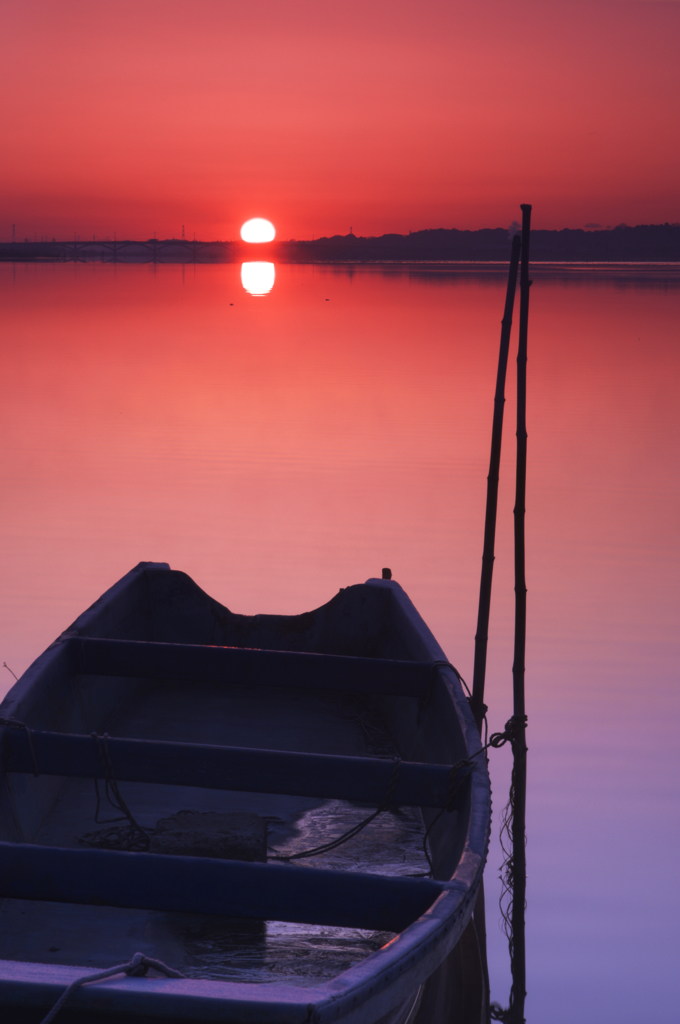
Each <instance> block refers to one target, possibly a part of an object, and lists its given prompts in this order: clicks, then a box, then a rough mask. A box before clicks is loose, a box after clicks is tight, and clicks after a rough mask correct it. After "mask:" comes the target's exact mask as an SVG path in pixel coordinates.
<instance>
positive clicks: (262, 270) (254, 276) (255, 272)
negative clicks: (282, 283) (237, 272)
mask: <svg viewBox="0 0 680 1024" xmlns="http://www.w3.org/2000/svg"><path fill="white" fill-rule="evenodd" d="M275 279H276V268H275V266H274V264H273V263H257V262H254V263H242V264H241V284H242V285H243V287H244V288H245V290H246V291H247V292H250V294H251V295H256V296H257V295H267V294H268V293H269V292H270V291H271V290H272V288H273V287H274V281H275Z"/></svg>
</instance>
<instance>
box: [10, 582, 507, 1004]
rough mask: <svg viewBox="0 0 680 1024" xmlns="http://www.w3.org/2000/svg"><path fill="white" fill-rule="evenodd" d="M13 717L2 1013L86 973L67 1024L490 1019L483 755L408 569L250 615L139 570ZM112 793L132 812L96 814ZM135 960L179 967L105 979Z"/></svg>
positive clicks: (50, 994) (68, 642)
mask: <svg viewBox="0 0 680 1024" xmlns="http://www.w3.org/2000/svg"><path fill="white" fill-rule="evenodd" d="M0 716H1V718H2V724H1V725H0V746H1V752H2V765H3V774H2V784H1V785H0V840H1V841H0V898H2V904H1V906H0V1006H1V1007H2V1020H3V1021H6V1022H8V1024H9V1022H12V1021H17V1022H19V1021H21V1022H28V1021H31V1022H37V1021H40V1020H41V1019H42V1018H43V1016H44V1015H45V1014H46V1013H47V1011H48V1010H49V1009H50V1007H53V1006H54V1004H55V1002H56V1001H57V1000H58V999H59V997H60V996H61V995H62V993H63V992H64V990H65V989H66V987H67V986H69V985H71V983H72V982H74V981H75V980H80V979H85V983H84V984H82V985H81V986H80V987H79V988H78V989H77V990H76V991H73V993H72V994H71V995H70V996H69V999H68V1002H67V1003H66V1005H65V1007H64V1009H63V1010H60V1013H59V1015H58V1016H57V1020H58V1021H63V1022H64V1024H66V1022H67V1021H69V1020H72V1021H73V1020H77V1021H83V1022H85V1021H87V1024H93V1022H97V1024H104V1022H106V1021H110V1022H113V1021H115V1022H117V1024H122V1022H129V1024H135V1022H136V1024H140V1022H141V1021H145V1022H149V1021H152V1020H163V1021H174V1020H177V1021H182V1020H184V1021H194V1022H198V1021H224V1022H233V1024H236V1022H239V1024H241V1022H243V1024H246V1022H252V1024H312V1022H318V1024H326V1022H328V1024H330V1022H336V1021H337V1022H346V1024H377V1022H380V1024H407V1022H408V1024H415V1022H418V1024H438V1022H442V1024H443V1022H444V1021H447V1022H449V1021H452V1020H454V1019H456V1020H463V1019H465V1020H473V1019H476V1020H479V1019H480V1016H481V1013H482V1009H481V1004H480V998H481V996H480V993H481V992H482V991H483V986H482V985H481V970H482V967H481V961H480V956H479V950H478V947H477V944H476V940H475V934H474V927H473V924H472V921H471V915H472V912H473V908H474V904H475V898H476V895H477V891H478V888H479V885H480V881H481V878H482V870H483V867H484V862H485V857H486V851H487V843H488V837H489V826H490V789H489V779H488V775H487V768H486V761H485V758H484V756H481V755H480V741H479V736H478V734H477V730H476V728H475V724H474V721H473V719H472V716H471V714H470V711H469V708H468V703H467V700H466V697H465V695H464V693H463V690H462V688H461V684H460V681H459V678H458V676H457V674H456V672H455V671H454V670H453V668H452V667H451V666H449V664H448V662H447V660H446V657H445V655H444V653H443V651H442V650H441V648H440V647H439V645H438V644H437V642H436V640H435V639H434V637H433V635H432V633H431V632H430V631H429V629H428V628H427V626H426V625H425V623H424V622H423V620H422V619H421V618H420V616H419V615H418V613H417V611H416V610H415V608H414V607H413V605H412V604H411V602H410V600H409V599H408V597H407V596H406V594H405V593H404V591H403V590H402V589H401V587H400V586H399V585H398V584H397V583H395V582H394V581H392V580H384V579H371V580H368V582H367V583H366V584H363V585H358V586H351V587H347V588H346V589H343V590H341V591H340V592H339V593H338V594H337V595H336V596H335V597H334V598H333V599H332V600H331V601H329V602H328V604H326V605H324V606H322V607H321V608H318V609H317V610H316V611H313V612H309V613H307V614H304V615H296V616H281V615H255V616H243V615H237V614H233V613H232V612H230V611H228V609H227V608H225V607H223V606H222V605H220V604H218V603H217V602H216V601H214V600H212V599H211V598H210V597H209V596H208V595H207V594H206V593H205V592H204V591H202V590H201V589H200V588H199V587H198V586H197V585H196V584H195V583H194V582H193V581H192V580H191V579H190V578H189V577H188V576H186V575H185V574H184V573H181V572H176V571H171V570H170V568H169V566H167V565H165V564H164V563H140V565H138V566H137V567H136V568H135V569H133V570H132V571H131V572H130V573H128V574H127V575H126V576H124V577H123V578H122V579H121V580H120V581H119V582H118V583H116V584H115V585H114V586H113V587H112V588H111V589H110V590H108V591H107V592H106V593H105V594H104V595H103V596H102V597H101V598H100V599H99V600H98V601H96V602H95V604H93V605H92V607H91V608H89V609H88V610H87V611H86V612H84V614H82V615H81V616H80V617H79V618H78V619H77V620H76V622H75V623H74V624H73V626H72V627H71V628H70V629H68V630H66V632H64V633H63V634H62V635H61V636H60V637H59V639H58V640H57V641H56V642H55V643H54V644H52V645H51V646H50V647H49V648H48V649H47V650H46V651H45V652H44V653H43V654H42V655H41V656H40V657H39V658H38V659H37V660H36V661H35V662H34V664H33V665H32V666H31V667H30V668H29V669H28V670H27V672H26V673H25V674H24V675H23V676H22V678H21V679H20V680H19V681H18V682H17V683H16V685H15V686H14V687H13V689H12V690H11V691H10V692H9V694H8V696H7V697H6V699H5V701H4V702H3V704H2V705H0ZM93 779H94V780H99V781H98V782H97V783H96V785H97V786H98V787H99V789H98V793H99V797H100V798H101V799H100V800H99V804H100V806H99V811H100V817H99V822H100V824H99V828H97V825H96V822H95V819H94V814H95V809H96V802H97V801H96V799H95V792H94V786H95V783H93ZM119 787H120V788H119ZM105 791H106V793H105ZM106 794H108V795H109V797H111V799H112V801H113V803H114V804H116V805H117V806H118V807H119V808H120V807H121V806H122V808H123V817H124V821H123V824H122V825H121V824H120V823H118V824H115V825H111V824H106V821H105V822H104V827H103V828H102V825H101V820H102V818H101V815H103V817H104V819H107V818H110V817H111V816H112V815H113V816H114V817H115V816H116V815H115V814H114V813H113V812H112V811H111V808H110V807H109V808H108V813H107V810H106V808H105V806H104V805H105V802H106V801H105V795H106ZM123 796H124V799H123ZM179 812H184V813H183V814H182V813H179ZM377 812H379V813H377ZM126 815H127V817H125V816H126ZM371 815H372V816H373V817H372V820H371V821H370V823H368V824H367V825H366V827H362V828H357V826H360V825H361V826H363V825H365V824H366V819H367V817H369V816H371ZM168 821H170V823H171V825H170V826H168V825H167V823H168ZM178 821H185V822H186V823H188V824H187V828H186V829H185V830H184V832H183V831H182V828H183V827H184V826H181V827H180V826H178V828H179V831H177V828H175V831H174V832H173V828H174V826H176V825H177V822H178ZM163 822H165V826H164V825H163ZM206 822H207V823H208V825H209V824H210V823H211V822H212V823H213V824H215V823H217V824H215V828H214V829H213V832H214V835H212V839H211V838H210V836H209V837H208V839H207V840H205V834H204V833H205V828H203V826H204V825H205V823H206ZM262 822H264V823H265V824H264V826H262V825H261V824H260V823H262ZM172 823H174V825H173V824H172ZM192 823H193V824H192ZM201 823H203V824H201ZM189 826H191V827H189ZM194 826H196V828H198V832H199V833H201V828H203V833H201V835H203V839H200V838H199V839H197V838H196V831H195V828H194ZM135 827H136V828H137V829H138V832H135ZM206 827H207V826H206ZM164 828H165V839H168V834H169V836H170V838H169V842H170V845H169V846H168V845H167V843H166V845H165V846H164V845H163V842H164V841H165V839H164ZM192 828H194V832H193V833H192V832H191V829H192ZM258 828H259V829H260V832H259V833H258ZM239 829H240V832H239ZM263 829H264V831H263ZM107 830H108V831H107ZM352 830H354V835H353V837H351V838H347V839H346V841H343V842H342V843H341V844H340V845H337V846H335V847H333V840H334V839H335V838H337V837H342V836H346V834H347V833H348V832H351V831H352ZM208 831H209V829H208ZM426 831H427V838H426V848H427V851H428V856H429V858H430V859H431V863H432V871H431V872H429V867H428V862H427V860H426V859H425V853H424V846H423V840H424V837H425V833H426ZM190 833H191V834H190ZM239 835H240V837H241V839H239ZM243 835H245V840H243ZM263 835H265V836H266V844H267V848H266V849H265V847H264V846H263V845H262V844H263V840H262V836H263ZM121 837H122V838H121ZM178 837H179V838H178ZM204 840H205V841H204ZM241 840H243V842H244V843H245V846H243V844H242V846H238V842H239V841H241ZM116 842H118V843H119V845H121V844H122V845H124V844H125V842H127V845H128V847H131V849H130V848H128V849H111V848H102V847H106V846H107V845H108V846H109V847H110V846H111V845H112V844H115V843H116ZM173 842H175V846H174V847H173V845H172V843H173ZM201 842H203V847H201ZM206 842H207V844H208V846H207V848H206V846H205V843H206ZM211 842H213V845H212V846H211V845H210V843H211ZM177 843H179V846H177ZM182 843H184V846H183V845H182ZM187 843H188V844H189V845H188V846H187ZM191 843H193V844H194V845H193V846H192V845H191ZM215 843H216V844H217V845H215ZM220 843H222V846H220V845H219V844H220ZM249 843H250V846H248V844H249ZM225 844H226V845H225ZM230 844H231V845H230ZM246 847H247V850H246V852H245V853H241V854H239V852H238V851H239V850H241V849H246ZM319 847H321V852H320V853H317V854H315V855H312V856H309V857H306V858H305V857H300V856H299V854H300V853H302V854H304V853H307V852H309V850H308V848H312V849H318V848H319ZM135 849H136V850H137V851H138V852H135ZM187 849H188V850H189V855H188V854H187ZM140 850H141V852H139V851H140ZM177 850H179V851H180V852H179V853H178V852H177ZM216 851H217V852H216ZM234 851H236V852H234ZM249 851H250V852H249ZM253 851H254V852H253ZM258 851H259V854H258ZM263 851H264V852H263ZM196 854H198V855H196ZM206 854H207V855H206ZM239 857H242V858H246V859H238V858H239ZM275 858H279V859H275ZM265 860H266V861H267V863H264V862H263V861H265ZM312 865H313V866H312ZM138 952H139V953H141V954H143V955H144V957H148V958H151V959H153V960H155V961H160V962H162V963H163V964H165V965H167V966H168V967H169V968H172V969H173V970H174V972H175V973H181V975H183V976H182V977H167V976H165V975H164V974H163V973H162V972H160V973H159V972H158V971H152V972H151V973H148V974H147V975H146V976H143V977H142V976H134V975H133V974H124V973H122V972H120V973H118V974H116V975H114V976H112V977H109V978H105V979H103V980H99V981H95V980H94V979H95V977H96V975H97V974H98V972H100V971H103V970H106V969H110V968H112V967H115V966H116V965H119V964H122V963H128V962H130V960H131V958H132V957H133V954H135V953H138ZM137 962H139V958H138V961H136V963H137ZM142 966H143V965H142ZM146 966H147V967H148V964H147V965H146ZM170 973H172V972H170ZM87 979H91V980H90V983H89V984H88V983H87Z"/></svg>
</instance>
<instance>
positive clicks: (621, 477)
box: [0, 264, 680, 1024]
mask: <svg viewBox="0 0 680 1024" xmlns="http://www.w3.org/2000/svg"><path fill="white" fill-rule="evenodd" d="M434 282H436V284H435V283H434ZM644 282H647V284H645V283H644ZM644 282H643V283H642V284H640V282H639V281H638V280H637V279H636V280H635V281H631V279H630V278H626V279H624V280H623V281H622V280H620V279H619V278H613V279H611V280H609V279H607V280H602V279H601V278H600V279H596V277H594V276H585V275H584V277H583V278H579V279H578V280H576V279H574V277H571V278H570V279H569V280H568V282H567V283H565V282H564V280H563V279H561V278H560V277H557V276H555V277H550V278H547V277H546V276H544V275H543V276H542V275H541V274H540V273H536V274H535V275H534V285H533V288H532V306H531V326H530V342H529V409H528V419H529V476H528V495H527V536H528V566H527V576H528V586H529V606H528V607H529V635H528V647H527V666H528V667H527V703H528V711H529V734H528V742H529V812H528V830H529V845H528V868H529V884H528V912H527V914H528V918H527V936H528V940H527V941H528V982H529V993H530V994H529V999H528V1002H527V1015H528V1017H529V1018H530V1019H532V1020H546V1021H547V1020H549V1021H550V1022H551V1024H567V1022H569V1024H572V1022H573V1021H574V1020H579V1021H580V1022H583V1024H590V1022H593V1024H594V1022H595V1021H598V1022H599V1021H605V1020H616V1021H617V1024H638V1022H639V1021H641V1020H650V1019H659V1020H661V1019H670V1018H671V1017H672V1015H673V1012H674V1011H675V1007H676V1001H677V999H676V993H675V987H674V982H673V978H674V977H675V974H676V970H675V962H674V960H675V956H676V954H675V949H676V948H677V922H678V920H680V907H678V887H677V884H676V882H675V877H676V873H677V862H678V859H679V857H680V849H679V845H680V844H679V842H678V834H677V824H676V823H677V821H678V814H677V806H678V780H679V779H680V770H679V769H680V765H678V744H677V733H678V728H679V727H680V707H679V706H678V705H679V689H678V686H677V664H678V658H679V655H680V651H679V650H678V639H677V617H678V593H679V592H680V587H678V561H679V560H678V554H679V545H678V531H677V522H678V509H679V505H680V500H679V483H678V474H677V473H676V472H675V470H674V468H673V467H674V466H675V465H676V462H677V437H678V433H679V428H680V403H678V401H677V384H678V380H679V379H680V346H679V345H678V324H679V323H680V289H679V288H678V277H677V275H676V277H675V278H672V276H671V277H670V278H669V277H668V275H666V277H665V278H664V280H663V281H662V282H659V283H655V279H654V278H650V277H648V276H646V277H645V278H644ZM649 285H653V287H651V286H649ZM0 292H1V299H2V304H3V343H2V344H3V348H2V366H1V367H0V373H1V374H2V382H3V391H2V402H0V431H1V434H2V438H3V443H2V446H0V481H1V484H2V489H3V499H2V505H1V508H0V516H1V518H0V666H1V664H2V662H3V661H7V663H8V664H9V665H10V666H11V667H12V668H13V669H14V671H15V672H17V673H19V672H22V671H23V670H24V669H25V668H26V666H27V665H28V663H29V662H30V660H31V659H32V658H33V657H35V656H36V655H37V654H38V653H39V652H40V651H41V650H43V649H44V648H45V647H46V646H47V645H48V644H49V643H50V642H51V641H52V640H53V639H54V637H55V636H56V635H57V634H58V633H59V632H60V631H61V630H62V629H63V628H65V627H66V626H67V625H68V624H69V623H70V622H72V621H73V619H74V618H75V617H76V615H77V614H78V613H79V612H80V611H82V609H83V608H85V607H86V606H87V605H88V604H90V602H91V601H92V600H93V599H94V598H95V597H97V596H98V595H99V594H100V593H101V592H102V591H103V590H104V589H105V588H106V587H108V586H110V584H111V583H112V582H113V581H114V580H116V579H118V578H119V577H120V576H122V575H123V573H125V572H126V571H127V570H128V569H130V568H131V567H132V566H133V565H134V564H136V563H137V562H138V561H140V560H141V559H150V560H159V561H160V560H166V561H169V562H170V564H171V565H172V566H173V567H174V568H178V569H183V570H185V571H186V572H188V573H189V574H190V575H191V576H192V577H194V579H196V581H197V582H198V583H199V585H201V586H202V587H204V588H205V589H206V590H207V591H208V592H209V593H211V594H212V595H214V596H215V598H217V600H219V601H221V602H223V603H224V604H226V605H227V606H229V607H231V608H232V609H233V610H235V611H239V612H245V613H253V612H300V611H304V610H306V609H309V608H312V607H315V606H318V605H319V604H321V603H323V602H324V601H326V600H328V599H329V598H330V597H331V596H332V595H333V594H334V593H336V592H337V590H338V588H339V587H341V586H346V585H347V584H350V583H355V582H357V581H361V580H364V579H366V578H367V577H368V576H371V575H376V574H377V575H379V574H380V569H381V567H382V566H384V565H388V566H390V567H391V568H392V569H393V571H394V575H395V578H396V579H397V580H398V581H399V582H400V583H402V585H403V586H404V587H405V588H406V590H407V591H408V592H409V594H410V595H411V597H412V598H413V600H414V602H415V604H416V606H417V607H418V609H419V610H420V612H421V613H422V614H423V616H424V618H425V620H426V621H427V622H428V624H429V625H430V626H431V628H432V629H433V632H434V633H435V635H436V636H437V638H438V639H439V640H440V642H441V643H442V645H443V647H444V649H445V650H446V652H447V654H448V656H449V657H450V658H451V660H452V661H453V662H454V664H456V665H457V667H458V668H459V669H460V670H461V671H462V672H463V674H464V675H471V666H472V659H473V652H474V642H473V641H474V633H475V623H476V604H477V588H478V585H479V569H480V562H481V549H482V527H483V514H484V496H485V487H486V474H487V471H488V455H489V433H490V424H491V413H492V406H493V389H494V384H495V373H496V359H497V350H498V334H499V329H500V319H501V316H502V310H503V299H504V279H503V276H502V275H500V274H499V275H493V274H487V275H485V276H484V277H476V276H474V275H473V274H470V273H467V274H465V275H463V274H458V275H457V276H455V275H451V274H447V273H444V272H442V271H440V270H437V271H433V272H432V273H430V272H429V271H425V272H424V271H423V268H419V269H418V273H417V274H416V273H412V272H410V271H409V270H408V269H406V270H400V271H390V272H388V271H386V270H381V269H379V268H377V267H376V268H373V269H369V268H365V269H363V268H359V267H356V268H354V270H353V271H352V273H351V274H350V273H345V272H344V271H340V270H336V269H333V268H322V267H319V266H316V267H311V266H310V267H295V266H285V265H280V266H279V267H278V268H277V277H276V287H275V288H274V289H273V290H272V291H271V292H270V294H269V298H268V301H267V302H266V303H256V302H250V298H249V296H248V295H246V294H244V292H243V288H242V283H241V271H240V267H239V266H238V265H219V266H209V265H204V266H198V267H196V268H192V269H191V270H188V269H187V270H186V272H185V277H184V283H182V271H181V268H179V267H173V266H158V267H155V268H153V267H143V266H120V265H119V266H117V267H114V266H101V265H91V266H89V265H88V266H80V265H78V264H71V265H60V266H55V265H52V266H28V265H17V266H16V268H12V267H11V266H6V265H4V266H0ZM326 300H329V301H326ZM232 302H233V306H232V305H230V303H232ZM514 338H515V336H513V345H514V344H515V343H516V342H515V340H514ZM513 366H514V363H513V362H512V361H511V369H512V367H513ZM512 385H513V382H512V375H511V373H510V374H509V387H508V403H507V407H506V435H505V448H504V454H503V463H502V466H501V489H500V495H499V538H498V548H497V561H496V575H495V579H494V595H493V604H492V610H491V630H490V633H491V639H490V649H489V670H488V700H487V702H488V704H489V706H490V712H489V718H490V723H489V724H490V727H491V729H492V730H495V729H502V727H503V723H504V722H505V721H506V719H507V718H508V717H509V715H510V712H511V666H512V610H513V599H512V597H513V596H512V504H513V484H514V477H513V472H514V460H513V457H512V444H513V441H514V422H513V415H514V405H513V401H512ZM0 671H2V672H3V673H4V675H5V677H6V680H5V686H7V687H9V685H11V683H12V678H11V676H10V675H9V673H8V672H7V671H6V670H4V669H0ZM0 685H1V684H0ZM509 763H510V755H509V753H508V751H507V749H506V748H504V749H503V750H500V751H493V753H492V763H491V771H492V778H493V782H494V788H495V794H494V808H495V811H496V814H495V816H494V823H495V824H494V829H496V824H497V820H498V812H499V809H500V807H501V806H502V804H503V802H504V798H505V795H506V794H507V782H508V775H507V772H508V768H509ZM369 838H370V837H369ZM348 852H350V851H348ZM498 862H499V856H498V850H497V832H496V831H494V838H493V844H492V850H491V862H490V868H489V871H488V872H487V887H488V888H487V907H488V931H489V949H490V961H491V973H492V994H493V997H494V998H496V999H497V1000H498V1001H499V1002H501V1003H503V1004H507V985H508V975H507V951H506V948H505V942H504V939H503V936H502V934H501V932H500V930H499V928H498V926H497V921H498V914H497V911H496V909H495V901H496V898H497V894H498V893H497V865H498ZM650 863H651V864H653V870H652V871H649V870H648V869H647V865H649V864H650ZM641 865H644V867H643V869H642V870H643V882H642V884H640V866H641ZM632 880H633V881H632ZM631 881H632V884H631ZM349 941H350V942H351V943H353V942H354V941H355V940H354V938H352V937H349ZM362 941H363V940H362ZM353 948H354V947H353ZM343 955H344V954H343ZM351 955H352V956H354V952H352V953H351Z"/></svg>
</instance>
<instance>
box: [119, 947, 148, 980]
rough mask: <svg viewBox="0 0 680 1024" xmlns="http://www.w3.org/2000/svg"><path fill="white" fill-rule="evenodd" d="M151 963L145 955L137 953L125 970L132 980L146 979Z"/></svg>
mask: <svg viewBox="0 0 680 1024" xmlns="http://www.w3.org/2000/svg"><path fill="white" fill-rule="evenodd" d="M150 966H151V964H150V962H149V961H148V960H147V958H146V957H145V956H144V954H143V953H135V955H134V956H133V958H132V960H131V961H130V963H129V964H128V965H127V967H126V968H125V973H126V974H127V975H128V976H129V977H130V978H144V977H146V975H147V974H148V973H149V967H150Z"/></svg>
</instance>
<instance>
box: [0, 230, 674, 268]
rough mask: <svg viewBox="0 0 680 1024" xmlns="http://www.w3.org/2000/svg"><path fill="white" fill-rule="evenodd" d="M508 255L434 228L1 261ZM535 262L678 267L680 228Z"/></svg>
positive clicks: (556, 245) (586, 240)
mask: <svg viewBox="0 0 680 1024" xmlns="http://www.w3.org/2000/svg"><path fill="white" fill-rule="evenodd" d="M509 252H510V231H509V230H508V229H507V228H482V229H481V230H479V231H459V230H458V229H457V228H431V229H427V230H425V231H413V232H412V233H410V234H408V235H395V234H388V235H380V236H379V237H375V238H362V237H360V236H357V235H333V236H332V237H330V238H316V239H313V240H307V241H297V240H294V239H292V240H289V241H276V242H270V243H268V244H264V245H257V246H252V245H246V244H244V243H242V242H193V241H185V240H184V239H148V240H143V241H141V240H140V241H134V240H127V241H117V242H116V243H113V242H94V241H93V242H14V243H9V242H5V243H2V244H0V260H3V261H8V260H14V261H17V260H30V261H33V260H65V259H66V260H69V259H82V260H92V259H96V260H99V259H103V260H111V259H116V260H120V261H124V262H147V261H149V260H157V261H158V262H162V263H183V262H193V261H196V262H200V263H206V262H211V263H212V262H235V261H241V260H244V259H253V258H255V257H256V258H258V259H271V260H279V261H281V262H289V263H315V262H324V263H325V262H346V261H350V262H373V261H377V262H380V261H391V260H403V261H407V262H410V261H414V262H415V261H419V260H435V261H436V260H466V261H467V260H471V261H475V262H477V261H479V262H497V261H501V262H504V261H506V260H507V259H508V257H509ZM531 259H532V262H534V263H540V262H547V263H550V262H567V263H581V262H593V263H599V262H616V263H618V262H624V263H648V262H680V224H639V225H638V226H637V227H628V226H627V225H625V224H620V225H619V226H618V227H615V228H610V229H595V230H588V231H586V230H583V229H581V228H564V229H563V230H562V231H540V230H538V231H532V233H531Z"/></svg>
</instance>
